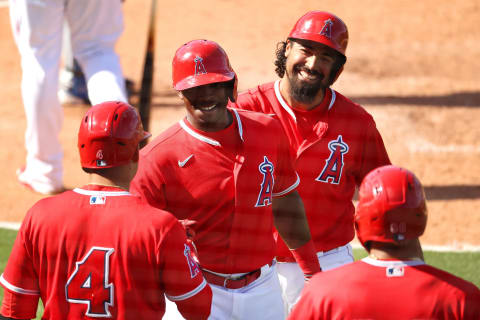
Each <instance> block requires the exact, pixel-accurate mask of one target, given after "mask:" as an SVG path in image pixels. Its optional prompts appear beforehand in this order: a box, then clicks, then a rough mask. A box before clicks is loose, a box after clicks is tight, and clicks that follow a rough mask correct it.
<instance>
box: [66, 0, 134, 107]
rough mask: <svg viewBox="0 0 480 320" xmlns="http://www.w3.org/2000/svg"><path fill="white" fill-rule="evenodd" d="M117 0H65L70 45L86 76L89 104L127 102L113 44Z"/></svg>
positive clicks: (119, 22)
mask: <svg viewBox="0 0 480 320" xmlns="http://www.w3.org/2000/svg"><path fill="white" fill-rule="evenodd" d="M122 10H123V8H122V3H121V0H102V1H99V0H82V1H69V2H68V5H67V7H66V19H67V22H68V25H69V27H70V33H71V37H72V38H71V40H72V49H73V53H74V56H75V58H76V59H77V61H78V63H79V64H80V66H81V67H82V70H83V73H84V74H85V79H86V80H87V89H88V97H89V99H90V102H91V103H92V105H95V104H98V103H101V102H104V101H113V100H118V101H123V102H127V94H126V90H125V79H124V77H123V73H122V68H121V65H120V57H119V56H118V55H117V53H116V52H115V45H116V43H117V40H118V38H119V37H120V35H121V34H122V32H123V27H124V24H123V11H122Z"/></svg>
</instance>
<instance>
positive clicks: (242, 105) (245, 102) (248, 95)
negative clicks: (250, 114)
mask: <svg viewBox="0 0 480 320" xmlns="http://www.w3.org/2000/svg"><path fill="white" fill-rule="evenodd" d="M253 90H254V89H249V90H248V91H245V92H241V93H240V94H239V95H238V97H237V100H236V102H235V107H236V108H239V109H243V110H250V111H257V112H264V110H262V108H260V106H261V104H260V103H259V101H258V99H256V97H255V95H254V94H253V93H252V91H253Z"/></svg>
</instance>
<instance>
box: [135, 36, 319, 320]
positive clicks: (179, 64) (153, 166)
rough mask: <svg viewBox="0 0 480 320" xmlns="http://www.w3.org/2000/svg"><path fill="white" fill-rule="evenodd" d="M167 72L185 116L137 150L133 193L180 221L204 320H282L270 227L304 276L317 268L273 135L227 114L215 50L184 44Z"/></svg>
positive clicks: (257, 117) (228, 88)
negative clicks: (200, 283) (201, 287)
mask: <svg viewBox="0 0 480 320" xmlns="http://www.w3.org/2000/svg"><path fill="white" fill-rule="evenodd" d="M172 68H173V86H174V88H175V90H177V92H178V95H179V96H180V98H181V99H182V100H183V102H184V104H185V108H186V114H187V115H186V117H185V118H184V119H182V120H181V121H180V122H178V123H177V124H175V125H173V126H172V127H170V128H169V129H167V130H166V131H164V132H163V133H162V134H160V135H159V136H158V137H157V138H156V139H154V140H153V141H152V142H150V143H149V144H148V145H147V146H146V147H145V148H144V149H142V152H141V153H140V161H139V164H140V165H139V171H138V173H137V175H136V176H135V179H134V181H133V182H132V192H136V193H139V194H141V195H142V197H144V198H145V199H147V201H148V202H149V203H150V204H152V205H154V206H156V207H159V208H165V209H167V210H168V211H170V212H172V213H173V214H174V215H175V216H176V217H177V218H178V219H182V220H184V219H188V223H187V225H188V227H189V229H190V230H191V231H192V232H191V233H190V234H192V238H193V239H192V240H193V243H194V244H195V247H196V249H197V252H198V259H199V261H200V265H201V269H202V270H203V272H204V276H205V278H206V280H207V281H208V282H209V283H210V285H211V287H212V291H213V300H212V312H211V319H258V318H259V317H261V318H262V319H272V320H273V319H275V320H278V319H284V317H285V314H284V310H283V302H282V297H281V292H280V287H279V281H278V277H277V274H276V271H275V261H274V260H273V258H274V255H275V241H274V237H273V233H272V229H273V227H274V225H275V227H276V228H277V230H278V231H279V234H280V236H282V237H283V238H284V240H285V242H286V243H287V245H288V247H289V248H291V249H292V250H291V251H292V254H293V256H294V257H295V258H296V259H297V261H298V262H299V265H300V267H301V269H302V272H303V274H304V275H305V276H306V277H309V276H310V275H311V274H313V273H315V272H318V271H320V268H319V264H318V260H317V259H316V256H315V252H314V248H313V243H312V242H311V239H310V234H309V229H308V225H307V222H306V218H305V215H304V210H303V205H302V201H301V199H300V197H299V196H298V193H297V192H296V190H295V188H296V187H297V186H298V183H299V179H298V176H297V174H296V172H295V170H294V169H293V164H292V161H291V155H290V153H289V148H288V143H287V141H286V138H285V137H284V133H283V131H282V128H281V126H280V124H279V123H278V121H277V120H275V119H273V118H272V117H270V116H267V115H264V114H261V113H256V112H250V111H241V110H235V109H229V108H227V103H228V101H229V100H230V101H234V100H235V97H236V82H237V77H236V74H235V72H234V71H233V69H232V68H231V66H230V63H229V60H228V57H227V54H226V53H225V51H224V50H223V49H222V48H221V47H220V46H219V45H218V44H217V43H216V42H213V41H209V40H193V41H190V42H188V43H186V44H184V45H183V46H181V47H180V48H179V49H178V50H177V51H176V53H175V56H174V58H173V65H172ZM272 213H273V214H272Z"/></svg>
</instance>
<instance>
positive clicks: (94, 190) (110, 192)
mask: <svg viewBox="0 0 480 320" xmlns="http://www.w3.org/2000/svg"><path fill="white" fill-rule="evenodd" d="M73 191H74V192H76V193H79V194H82V195H85V196H96V195H102V196H130V195H131V193H130V192H128V191H125V190H123V189H121V188H119V187H111V186H100V185H93V184H88V185H86V186H83V187H82V188H75V189H73Z"/></svg>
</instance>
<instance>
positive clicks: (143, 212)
mask: <svg viewBox="0 0 480 320" xmlns="http://www.w3.org/2000/svg"><path fill="white" fill-rule="evenodd" d="M134 199H135V200H134V201H136V203H135V207H136V209H135V211H136V212H137V213H136V219H140V220H141V221H143V222H144V224H145V225H146V226H147V227H149V226H152V227H154V228H163V229H165V228H167V229H169V228H170V227H171V226H173V225H174V224H175V223H177V222H178V220H177V218H176V217H175V216H174V215H173V214H172V213H170V212H168V211H166V210H163V209H159V208H156V207H154V206H152V205H150V204H149V203H148V202H147V201H145V200H144V199H143V198H141V197H139V196H138V195H134Z"/></svg>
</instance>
